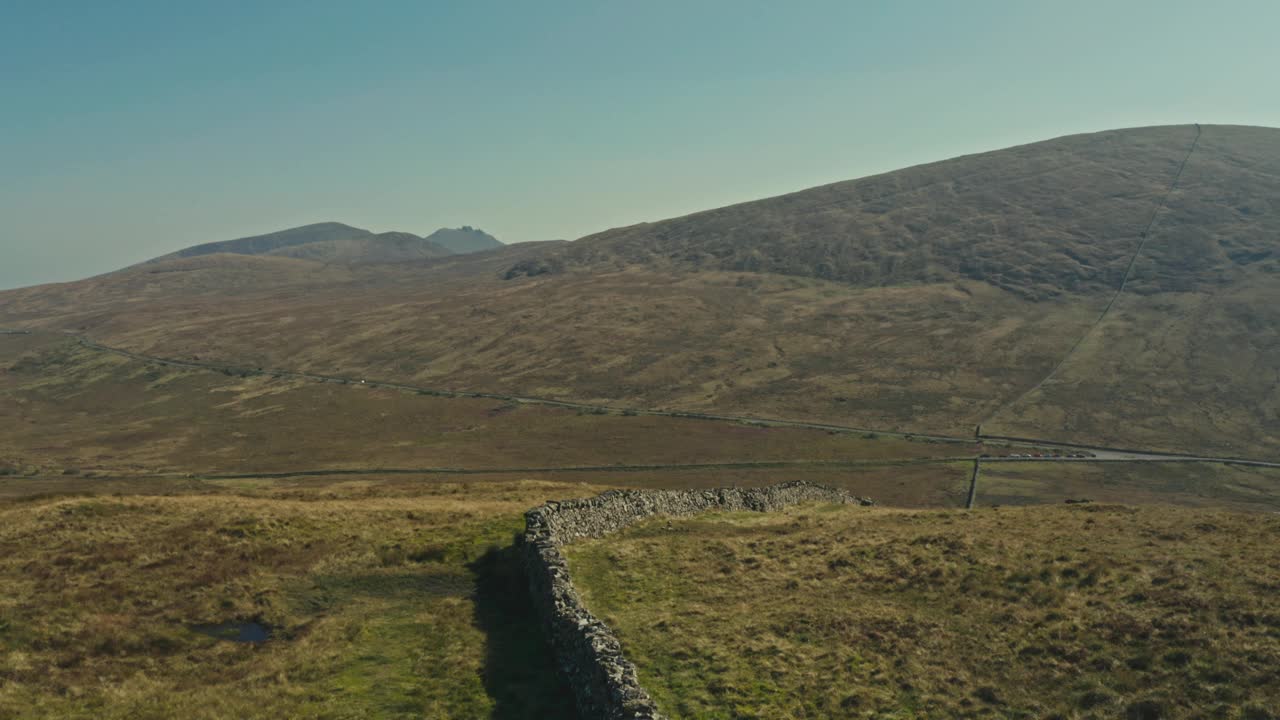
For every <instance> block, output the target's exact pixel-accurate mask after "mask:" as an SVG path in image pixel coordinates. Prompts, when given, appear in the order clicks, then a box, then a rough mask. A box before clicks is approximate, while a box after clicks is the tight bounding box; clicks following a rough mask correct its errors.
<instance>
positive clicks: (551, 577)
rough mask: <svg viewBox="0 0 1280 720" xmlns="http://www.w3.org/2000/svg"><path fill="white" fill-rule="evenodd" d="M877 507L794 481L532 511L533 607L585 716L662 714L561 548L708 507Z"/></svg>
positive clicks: (622, 496)
mask: <svg viewBox="0 0 1280 720" xmlns="http://www.w3.org/2000/svg"><path fill="white" fill-rule="evenodd" d="M812 502H827V503H842V504H861V505H870V504H872V503H871V501H870V500H867V499H864V498H859V497H856V496H854V495H851V494H849V493H847V492H845V491H843V490H839V489H836V488H830V487H824V486H821V485H812V484H810V483H806V482H789V483H782V484H779V485H771V486H768V487H761V488H720V489H716V490H611V491H609V492H606V493H603V494H601V495H598V496H596V497H593V498H587V499H583V500H567V501H564V502H548V503H547V504H545V505H542V506H541V507H537V508H534V509H533V510H530V511H529V512H527V513H525V534H524V543H523V549H524V558H525V565H526V571H527V572H528V576H529V587H530V591H531V592H532V594H533V601H534V605H535V606H536V607H537V611H538V615H539V617H540V618H541V620H542V622H543V625H544V627H545V629H546V631H547V635H548V637H549V639H550V641H551V646H552V649H553V651H554V652H555V654H556V661H557V662H558V664H559V666H560V670H561V672H563V673H564V674H565V676H566V678H567V679H568V681H569V684H570V686H571V687H572V688H573V691H574V694H575V695H576V697H577V702H578V709H579V711H580V712H581V715H582V717H583V718H584V720H594V719H596V718H601V719H604V720H659V719H660V718H662V717H663V716H662V715H661V714H660V713H659V712H658V709H657V707H656V706H655V705H654V703H653V700H652V699H651V698H650V697H649V694H648V693H647V692H645V690H644V688H643V687H641V686H640V681H639V680H638V679H637V678H636V669H635V666H634V665H632V664H631V662H630V661H628V660H627V659H626V657H625V656H624V655H623V654H622V646H621V644H620V643H619V642H618V639H617V637H616V636H614V634H613V632H612V631H611V630H610V629H609V628H608V626H606V625H605V624H604V623H603V622H601V621H600V620H599V619H597V618H596V617H595V616H594V615H592V614H591V612H590V611H588V610H587V608H586V606H585V605H583V603H582V600H581V598H579V596H578V593H577V591H576V590H575V589H574V587H573V581H572V579H571V578H570V577H569V566H568V563H567V562H566V561H565V558H564V554H563V553H562V552H561V551H560V549H561V547H562V546H564V545H566V544H568V543H571V542H573V541H575V540H581V539H586V538H599V537H603V536H605V535H609V534H611V533H615V532H618V531H619V530H622V529H623V528H626V527H627V526H629V525H633V524H635V523H637V522H639V521H641V520H644V519H647V518H650V517H654V516H656V515H677V516H678V515H696V514H699V513H703V512H707V511H709V510H752V511H756V512H768V511H773V510H782V509H783V508H786V507H788V506H791V505H796V504H800V503H812Z"/></svg>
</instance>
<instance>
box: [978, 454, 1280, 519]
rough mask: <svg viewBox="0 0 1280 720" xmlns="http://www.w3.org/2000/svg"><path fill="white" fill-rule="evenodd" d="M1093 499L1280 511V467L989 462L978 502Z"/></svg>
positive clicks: (1211, 464) (998, 503) (984, 470)
mask: <svg viewBox="0 0 1280 720" xmlns="http://www.w3.org/2000/svg"><path fill="white" fill-rule="evenodd" d="M1080 499H1089V500H1094V501H1098V502H1108V503H1130V504H1148V503H1150V504H1177V505H1187V506H1193V507H1202V508H1230V509H1235V510H1262V511H1272V512H1280V469H1277V468H1260V467H1247V466H1241V465H1221V464H1217V463H1142V462H1108V463H1049V462H1016V463H990V462H988V463H984V464H983V465H982V474H981V477H980V479H979V481H978V494H977V504H978V505H980V506H984V505H985V506H990V505H1032V504H1041V503H1059V502H1063V501H1064V500H1080Z"/></svg>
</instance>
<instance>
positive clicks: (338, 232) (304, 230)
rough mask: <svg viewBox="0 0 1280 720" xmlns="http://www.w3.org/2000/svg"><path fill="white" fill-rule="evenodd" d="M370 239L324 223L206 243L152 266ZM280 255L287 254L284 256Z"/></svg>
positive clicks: (365, 234) (357, 231)
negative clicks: (180, 260) (194, 259)
mask: <svg viewBox="0 0 1280 720" xmlns="http://www.w3.org/2000/svg"><path fill="white" fill-rule="evenodd" d="M370 237H373V233H371V232H369V231H368V230H362V229H361V228H357V227H351V226H350V225H343V224H342V223H339V222H323V223H315V224H313V225H303V226H301V227H296V228H289V229H288V230H280V231H278V232H273V233H266V234H265V235H252V236H250V237H242V238H236V239H235V240H222V241H219V242H210V243H204V244H202V245H193V246H191V247H189V248H184V249H182V250H179V251H177V252H173V253H169V254H168V255H161V256H160V257H158V258H155V260H153V261H152V262H157V261H161V260H176V259H178V258H189V257H198V256H200V255H213V254H215V253H232V254H235V255H269V254H272V253H276V252H277V251H284V250H286V249H287V248H292V247H297V246H299V245H306V244H309V243H316V242H334V241H341V240H351V239H354V238H370ZM280 254H287V253H284V252H281V253H280Z"/></svg>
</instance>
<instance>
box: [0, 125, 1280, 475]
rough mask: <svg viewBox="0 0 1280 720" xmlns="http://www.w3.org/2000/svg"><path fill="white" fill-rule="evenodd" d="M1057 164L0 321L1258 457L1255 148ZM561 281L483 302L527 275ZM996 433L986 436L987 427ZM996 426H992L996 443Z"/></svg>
mask: <svg viewBox="0 0 1280 720" xmlns="http://www.w3.org/2000/svg"><path fill="white" fill-rule="evenodd" d="M1191 136H1192V129H1191V128H1190V127H1189V126H1182V127H1165V128H1145V129H1138V130H1132V131H1124V132H1110V133H1100V134H1097V135H1089V136H1075V137H1070V138H1061V139H1058V140H1054V141H1050V142H1047V143H1040V144H1036V145H1031V146H1024V147H1019V148H1010V149H1007V150H1002V151H998V152H994V153H987V154H983V155H977V156H970V157H965V158H957V159H955V160H951V161H947V162H944V163H937V164H933V165H928V166H922V167H918V168H910V169H907V170H903V171H901V172H896V173H890V174H887V175H883V176H877V177H874V178H865V179H863V180H858V181H853V182H851V183H839V184H836V185H832V186H828V187H824V188H815V189H812V190H808V191H805V192H801V193H798V194H793V195H788V196H783V197H780V198H774V199H770V200H766V201H762V202H759V203H749V204H745V205H738V206H733V207H729V208H723V209H720V210H715V211H711V212H708V213H701V214H697V215H693V216H689V217H686V218H677V219H674V220H671V221H666V222H662V223H653V224H648V225H642V226H637V227H633V228H626V229H622V230H619V231H614V232H609V233H604V234H602V235H600V236H598V237H595V238H587V239H584V240H582V241H580V242H577V243H573V244H569V245H556V246H549V245H548V246H538V245H531V246H523V247H511V248H507V249H503V250H500V251H495V252H492V253H481V254H480V255H479V256H462V257H458V258H445V259H442V260H436V261H430V262H408V263H403V264H397V265H378V266H360V267H343V266H337V265H323V264H320V263H315V262H308V261H302V260H292V259H286V258H273V257H238V256H234V257H227V256H208V257H198V258H187V259H182V260H177V261H173V262H167V263H158V264H154V265H149V266H144V267H141V268H134V269H131V270H128V271H126V272H122V273H116V274H112V275H108V276H103V277H98V278H91V279H89V280H85V281H82V282H79V283H69V284H65V285H56V286H45V287H40V288H32V289H26V290H16V291H8V292H5V293H0V325H14V324H27V325H33V326H44V327H54V328H60V329H75V330H83V331H86V332H88V333H89V334H90V335H91V336H93V337H95V338H96V339H99V340H101V341H104V342H108V343H114V344H119V345H123V346H127V347H129V348H132V349H136V350H141V351H149V352H152V353H154V354H159V355H167V356H175V357H190V356H193V355H197V356H200V357H201V358H204V359H220V360H224V361H227V362H229V363H233V364H242V365H252V366H263V367H280V368H286V369H300V370H311V371H316V372H321V373H336V374H352V375H356V374H360V375H365V376H369V377H378V378H386V379H399V380H410V381H414V382H416V383H418V384H422V385H433V386H444V387H449V388H455V389H474V390H487V391H495V392H509V393H513V394H527V395H545V396H558V397H562V398H565V399H576V400H583V401H605V402H610V403H619V404H630V405H639V406H646V407H672V408H683V409H691V410H697V409H708V410H716V411H721V412H731V413H735V414H743V413H746V414H751V413H754V414H758V415H774V416H784V417H792V418H812V419H820V420H827V421H831V422H837V423H844V424H850V425H858V426H867V427H878V428H884V429H905V430H914V431H917V432H926V431H933V432H947V433H952V434H957V435H966V436H967V435H968V434H969V433H970V432H971V431H972V428H973V425H974V424H975V423H977V422H978V421H980V420H983V419H986V418H988V417H991V416H993V414H995V415H994V418H993V420H994V422H993V423H992V426H991V428H989V429H992V430H995V429H1000V430H1005V431H1009V432H1012V433H1014V434H1026V433H1037V434H1045V435H1051V436H1055V437H1070V438H1075V439H1077V440H1080V441H1084V442H1104V441H1105V442H1110V443H1119V444H1123V445H1151V446H1159V447H1165V448H1172V449H1177V450H1188V451H1192V450H1199V451H1204V452H1213V453H1215V454H1248V455H1258V456H1264V457H1265V456H1272V455H1275V454H1276V453H1277V451H1278V450H1280V430H1278V429H1277V428H1280V416H1277V414H1276V413H1277V410H1276V408H1277V407H1280V396H1278V395H1277V393H1280V386H1278V385H1276V383H1275V378H1276V373H1277V371H1278V369H1280V366H1278V365H1277V362H1280V361H1278V360H1277V358H1280V346H1278V345H1277V336H1276V332H1275V327H1276V322H1275V314H1274V310H1272V309H1270V308H1271V305H1273V304H1274V303H1272V298H1274V297H1275V296H1276V278H1277V277H1280V260H1278V259H1277V257H1276V255H1275V253H1274V237H1275V234H1276V232H1277V229H1278V226H1277V225H1276V218H1280V213H1277V212H1275V208H1274V202H1273V200H1271V198H1274V197H1277V196H1278V194H1280V186H1277V184H1276V183H1277V180H1276V178H1280V132H1277V131H1275V130H1268V129H1263V128H1233V127H1222V126H1207V127H1206V128H1205V131H1204V135H1203V136H1202V139H1201V143H1200V147H1199V148H1198V149H1197V151H1196V153H1195V155H1193V156H1192V158H1191V161H1190V162H1188V164H1187V167H1186V172H1185V174H1184V178H1183V182H1182V185H1181V187H1180V188H1179V190H1178V191H1177V192H1176V193H1174V194H1173V196H1172V197H1170V200H1169V206H1168V209H1167V211H1165V212H1164V213H1163V214H1162V215H1161V217H1160V219H1159V222H1158V223H1157V225H1156V227H1155V231H1154V234H1153V235H1152V236H1151V238H1150V240H1149V242H1148V243H1147V245H1146V247H1145V248H1144V251H1143V257H1141V258H1140V259H1139V262H1138V263H1137V265H1136V266H1135V273H1134V277H1133V278H1132V279H1131V282H1130V286H1129V289H1128V290H1126V294H1125V296H1124V297H1123V298H1122V301H1121V302H1119V303H1117V305H1116V308H1115V313H1114V317H1113V318H1111V319H1109V321H1108V322H1107V323H1106V324H1105V325H1104V327H1102V328H1101V329H1100V333H1099V334H1098V335H1097V337H1096V338H1095V339H1092V340H1090V341H1089V343H1087V344H1086V345H1085V346H1082V348H1081V352H1080V353H1077V355H1076V356H1075V357H1073V358H1072V361H1071V363H1069V364H1068V366H1067V367H1064V368H1063V372H1062V374H1061V376H1060V377H1058V378H1057V379H1056V380H1055V382H1053V383H1051V384H1049V385H1047V386H1046V387H1045V388H1044V390H1043V392H1042V393H1035V394H1033V395H1032V396H1029V397H1028V398H1027V399H1026V402H1025V403H1017V404H1014V405H1013V406H1011V407H1007V406H1008V405H1009V403H1011V402H1012V401H1014V400H1015V399H1017V398H1019V397H1020V396H1022V395H1023V393H1024V392H1026V391H1027V390H1028V389H1030V388H1031V387H1033V386H1034V385H1035V384H1036V383H1037V382H1038V381H1039V380H1040V379H1041V378H1043V377H1044V376H1045V375H1046V373H1048V372H1049V370H1050V369H1051V368H1053V367H1054V366H1055V365H1056V364H1057V363H1058V361H1059V360H1061V359H1062V358H1063V357H1064V355H1065V354H1066V353H1067V351H1068V349H1069V348H1071V347H1072V345H1073V344H1074V343H1075V342H1076V340H1077V339H1078V338H1079V337H1080V336H1081V335H1082V334H1083V332H1084V331H1085V329H1086V328H1087V327H1088V326H1089V325H1090V324H1091V323H1092V322H1093V321H1094V320H1095V318H1096V317H1097V315H1098V312H1099V311H1100V310H1101V309H1102V308H1103V307H1104V305H1105V304H1106V302H1107V300H1108V299H1109V298H1110V294H1111V292H1112V291H1113V290H1114V288H1115V287H1116V286H1117V285H1118V283H1119V280H1120V277H1121V276H1122V275H1123V272H1124V268H1125V267H1126V265H1127V263H1128V260H1129V258H1130V257H1131V256H1132V253H1133V252H1134V250H1135V249H1136V248H1137V246H1138V243H1139V239H1140V238H1139V233H1140V232H1141V231H1142V228H1143V227H1144V226H1145V223H1146V222H1147V220H1148V219H1149V218H1150V214H1151V212H1152V210H1153V209H1154V208H1155V206H1156V201H1157V199H1158V198H1160V197H1162V195H1163V194H1164V192H1165V191H1166V190H1167V189H1168V187H1169V182H1170V181H1171V180H1172V177H1173V173H1174V171H1175V170H1176V168H1177V166H1178V163H1179V162H1180V161H1181V159H1182V157H1183V155H1184V154H1185V152H1186V149H1187V145H1188V143H1189V142H1190V139H1191ZM547 253H552V254H556V253H564V254H566V257H567V258H568V259H569V260H572V262H568V264H567V265H566V267H568V268H569V269H568V270H567V271H566V272H564V273H562V274H559V275H539V276H537V277H534V278H520V279H517V280H512V281H503V280H501V279H500V278H501V277H502V276H503V275H504V274H505V271H506V270H508V269H509V268H510V267H512V266H513V265H515V264H518V263H520V262H521V261H524V260H531V261H534V262H536V261H537V258H539V257H541V256H543V255H545V254H547ZM997 410H1002V412H999V413H998V414H996V411H997ZM997 425H998V428H997Z"/></svg>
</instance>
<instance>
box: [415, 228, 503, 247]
mask: <svg viewBox="0 0 1280 720" xmlns="http://www.w3.org/2000/svg"><path fill="white" fill-rule="evenodd" d="M427 240H430V241H431V242H434V243H438V244H440V245H442V246H444V247H446V248H448V249H449V250H450V251H452V252H455V253H473V252H481V251H483V250H495V249H497V248H500V247H502V242H500V241H499V240H498V238H496V237H494V236H492V235H490V234H489V233H487V232H485V231H483V230H481V229H479V228H473V227H471V226H470V225H463V226H462V227H460V228H456V229H455V228H440V229H439V230H436V231H435V232H433V233H431V234H430V235H428V236H427Z"/></svg>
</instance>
